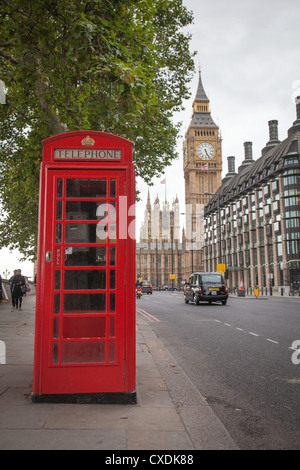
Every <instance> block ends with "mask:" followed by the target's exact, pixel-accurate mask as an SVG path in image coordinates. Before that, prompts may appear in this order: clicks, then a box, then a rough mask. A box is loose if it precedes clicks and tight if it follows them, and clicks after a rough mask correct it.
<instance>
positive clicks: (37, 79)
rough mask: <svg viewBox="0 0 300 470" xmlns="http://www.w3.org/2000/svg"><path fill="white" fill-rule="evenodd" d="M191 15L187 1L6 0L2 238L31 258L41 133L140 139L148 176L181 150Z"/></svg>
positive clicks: (0, 15)
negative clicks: (177, 118) (179, 121)
mask: <svg viewBox="0 0 300 470" xmlns="http://www.w3.org/2000/svg"><path fill="white" fill-rule="evenodd" d="M192 19H193V18H192V14H191V13H190V12H188V11H187V9H186V8H185V7H184V6H183V5H182V0H126V1H125V0H64V1H61V0H14V1H13V2H12V1H11V0H2V1H1V7H0V79H1V80H3V81H4V82H5V85H6V87H7V97H6V104H5V105H0V121H1V122H0V165H1V166H0V191H1V206H2V215H1V219H0V246H11V247H15V248H18V249H19V250H20V251H21V253H23V255H24V256H26V257H28V256H31V257H32V256H34V253H35V247H36V231H37V207H38V185H39V166H40V161H41V156H42V140H43V139H45V138H47V137H49V136H51V135H55V134H58V133H62V132H66V131H74V130H81V129H86V130H89V129H91V130H98V131H106V132H112V133H114V134H117V135H120V136H122V137H125V138H128V139H130V140H132V141H133V142H134V161H135V168H136V174H137V175H138V176H140V177H142V178H143V179H144V180H145V181H146V182H148V183H149V182H150V181H151V179H152V178H153V176H157V175H159V174H161V172H162V171H163V169H164V168H165V167H166V166H168V165H170V164H171V162H172V161H173V159H174V158H176V157H177V155H176V152H175V145H176V138H177V135H178V131H179V127H178V125H174V123H173V122H172V120H171V118H172V115H173V113H174V112H175V111H178V110H180V109H181V108H182V101H183V99H186V98H187V97H188V96H189V91H188V84H189V81H190V79H191V74H192V72H193V71H194V64H193V53H191V52H190V50H189V42H190V36H189V34H187V33H186V32H184V27H186V26H188V25H189V24H190V23H191V22H192Z"/></svg>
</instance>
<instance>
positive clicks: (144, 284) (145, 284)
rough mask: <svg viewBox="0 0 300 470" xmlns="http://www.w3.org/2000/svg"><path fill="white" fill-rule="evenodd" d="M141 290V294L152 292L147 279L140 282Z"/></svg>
mask: <svg viewBox="0 0 300 470" xmlns="http://www.w3.org/2000/svg"><path fill="white" fill-rule="evenodd" d="M142 292H143V294H152V284H151V282H149V281H143V282H142Z"/></svg>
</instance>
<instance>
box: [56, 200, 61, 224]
mask: <svg viewBox="0 0 300 470" xmlns="http://www.w3.org/2000/svg"><path fill="white" fill-rule="evenodd" d="M61 219H62V201H57V202H56V220H61Z"/></svg>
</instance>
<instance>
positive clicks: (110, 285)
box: [109, 269, 116, 289]
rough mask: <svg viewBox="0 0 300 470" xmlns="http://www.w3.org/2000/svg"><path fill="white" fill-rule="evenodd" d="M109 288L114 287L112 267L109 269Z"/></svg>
mask: <svg viewBox="0 0 300 470" xmlns="http://www.w3.org/2000/svg"><path fill="white" fill-rule="evenodd" d="M109 288H110V289H115V288H116V271H115V270H114V269H111V270H110V273H109Z"/></svg>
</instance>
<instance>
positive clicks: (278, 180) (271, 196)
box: [204, 97, 300, 294]
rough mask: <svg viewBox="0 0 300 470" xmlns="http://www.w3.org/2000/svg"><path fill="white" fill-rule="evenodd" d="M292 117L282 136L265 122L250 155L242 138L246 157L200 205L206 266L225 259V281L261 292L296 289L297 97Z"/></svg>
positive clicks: (299, 280) (231, 165)
mask: <svg viewBox="0 0 300 470" xmlns="http://www.w3.org/2000/svg"><path fill="white" fill-rule="evenodd" d="M296 102H297V104H296V121H295V122H294V123H293V125H292V126H291V128H290V129H289V130H288V135H287V138H286V139H285V140H283V141H282V142H280V141H279V140H278V127H277V126H278V122H277V121H275V120H273V121H269V137H270V139H269V141H268V143H267V144H266V146H265V147H264V148H263V149H262V152H261V156H260V158H258V159H257V160H254V159H253V155H252V143H251V142H245V143H244V147H245V159H244V161H243V162H242V164H241V165H240V167H239V168H238V171H237V172H236V171H235V157H233V156H230V157H228V173H227V174H226V176H225V178H224V179H223V181H222V185H221V186H220V188H219V189H218V191H217V192H216V193H215V195H214V196H212V197H211V200H210V201H209V203H208V204H207V206H206V208H205V216H204V227H205V234H204V239H205V249H204V259H205V270H207V271H215V270H216V269H217V264H226V268H227V273H228V285H229V286H230V287H234V288H237V289H240V288H241V287H243V288H244V289H247V288H253V286H254V285H258V286H259V288H262V289H264V291H265V292H268V293H270V291H271V292H272V293H273V294H275V293H280V294H289V293H298V292H299V290H300V269H299V268H300V226H299V225H300V205H299V203H300V164H299V163H300V162H299V154H300V97H298V98H297V99H296Z"/></svg>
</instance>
